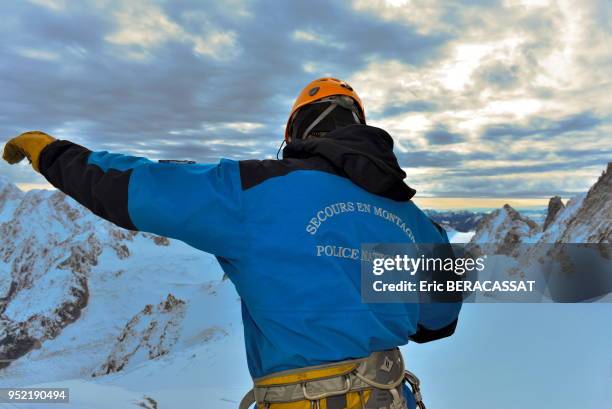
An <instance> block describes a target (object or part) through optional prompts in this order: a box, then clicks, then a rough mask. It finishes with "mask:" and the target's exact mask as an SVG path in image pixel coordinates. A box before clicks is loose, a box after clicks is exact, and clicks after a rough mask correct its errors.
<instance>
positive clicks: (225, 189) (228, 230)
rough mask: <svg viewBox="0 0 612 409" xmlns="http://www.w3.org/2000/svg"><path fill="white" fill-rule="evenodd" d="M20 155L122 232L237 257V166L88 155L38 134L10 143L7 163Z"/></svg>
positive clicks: (239, 240) (86, 151) (240, 244)
mask: <svg viewBox="0 0 612 409" xmlns="http://www.w3.org/2000/svg"><path fill="white" fill-rule="evenodd" d="M20 138H21V139H20ZM23 157H28V158H29V159H30V161H31V162H32V165H33V166H34V168H35V169H36V170H38V171H39V172H40V173H41V174H42V175H43V176H44V177H45V178H46V179H47V180H48V181H49V182H50V183H51V184H52V185H53V186H55V187H57V188H58V189H60V190H61V191H63V192H64V193H66V194H67V195H69V196H71V197H73V198H74V199H75V200H77V201H78V202H79V203H81V204H82V205H83V206H85V207H87V208H88V209H90V210H91V211H92V212H93V213H95V214H96V215H98V216H100V217H102V218H104V219H106V220H109V221H110V222H112V223H114V224H116V225H118V226H120V227H123V228H126V229H130V230H139V231H146V232H151V233H155V234H159V235H163V236H167V237H171V238H175V239H179V240H182V241H184V242H186V243H188V244H190V245H192V246H193V247H196V248H198V249H201V250H204V251H207V252H210V253H213V254H215V255H218V256H222V257H227V258H235V257H238V256H239V255H240V254H241V252H242V247H243V243H244V240H243V238H242V237H241V235H242V234H241V232H240V230H241V229H240V226H241V225H242V205H241V184H240V175H239V170H238V164H237V163H236V162H234V161H229V160H222V161H221V162H220V163H219V164H215V165H198V164H187V163H176V162H169V163H168V162H164V163H160V162H153V161H150V160H149V159H146V158H141V157H134V156H126V155H120V154H113V153H108V152H92V151H90V150H89V149H87V148H84V147H82V146H80V145H77V144H75V143H72V142H69V141H63V140H55V139H54V138H52V137H50V136H49V135H46V134H43V133H26V134H22V135H20V136H19V137H17V138H15V139H13V140H11V141H9V143H8V144H7V145H6V147H5V153H4V158H5V159H6V160H7V161H8V162H9V163H16V162H18V161H19V160H21V159H23Z"/></svg>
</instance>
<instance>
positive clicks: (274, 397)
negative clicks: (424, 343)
mask: <svg viewBox="0 0 612 409" xmlns="http://www.w3.org/2000/svg"><path fill="white" fill-rule="evenodd" d="M405 382H408V384H410V387H411V389H412V392H413V395H414V398H415V400H416V404H417V408H418V409H425V405H424V404H423V400H422V396H421V391H420V382H419V379H418V378H417V377H416V376H415V375H414V374H413V373H411V372H409V371H407V370H405V368H404V360H403V358H402V355H401V352H400V351H399V349H398V348H394V349H390V350H387V351H379V352H374V353H372V354H371V355H370V356H368V357H366V358H361V359H354V360H347V361H341V362H335V363H333V364H325V365H317V366H309V367H306V368H299V369H294V370H288V371H282V372H277V373H273V374H271V375H268V376H265V377H262V378H258V379H255V380H254V387H253V389H251V390H250V391H249V392H248V393H247V394H246V395H245V396H244V398H243V399H242V401H241V402H240V406H239V408H240V409H249V408H250V407H251V405H252V404H253V403H257V409H345V408H346V409H383V408H384V409H407V403H406V399H405V398H404V391H403V386H404V383H405Z"/></svg>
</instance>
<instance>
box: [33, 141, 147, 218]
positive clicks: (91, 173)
mask: <svg viewBox="0 0 612 409" xmlns="http://www.w3.org/2000/svg"><path fill="white" fill-rule="evenodd" d="M90 153H91V151H90V150H88V149H86V148H84V147H82V146H80V145H77V144H74V143H72V142H69V141H55V142H53V143H51V144H49V145H48V146H47V147H45V149H44V150H43V151H42V153H41V156H40V172H41V173H42V175H43V176H44V177H45V178H46V179H47V180H48V181H49V183H51V184H52V185H53V186H55V187H56V188H58V189H59V190H61V191H62V192H64V193H66V194H67V195H68V196H70V197H72V198H74V199H75V200H76V201H77V202H79V203H80V204H82V205H83V206H85V207H87V208H88V209H89V210H91V211H92V212H93V213H94V214H96V215H98V216H100V217H102V218H104V219H106V220H108V221H110V222H112V223H114V224H116V225H117V226H119V227H123V228H125V229H129V230H136V227H135V226H134V224H133V223H132V220H131V219H130V215H129V213H128V185H129V181H130V175H131V173H132V171H131V170H127V171H125V172H122V171H118V170H115V169H109V170H108V171H107V172H104V171H103V170H102V169H101V168H100V167H98V166H96V165H92V164H88V163H87V160H88V158H89V154H90Z"/></svg>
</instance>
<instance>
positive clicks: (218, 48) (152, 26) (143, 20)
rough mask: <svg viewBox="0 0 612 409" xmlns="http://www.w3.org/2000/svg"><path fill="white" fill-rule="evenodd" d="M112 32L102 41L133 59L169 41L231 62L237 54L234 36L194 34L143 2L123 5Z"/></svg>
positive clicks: (209, 32) (211, 30) (210, 32)
mask: <svg viewBox="0 0 612 409" xmlns="http://www.w3.org/2000/svg"><path fill="white" fill-rule="evenodd" d="M113 15H114V18H115V23H116V26H117V28H116V30H115V31H114V32H112V33H110V34H109V35H107V36H106V37H105V39H106V41H108V42H109V43H111V44H115V45H118V46H124V47H127V48H128V50H129V51H128V53H127V54H126V55H128V56H130V57H131V58H135V59H143V58H147V57H150V53H151V49H153V48H156V47H159V46H161V45H164V44H166V43H167V42H170V41H177V42H185V43H188V44H191V45H192V47H193V51H194V53H196V54H197V55H202V56H208V57H212V58H215V59H231V58H233V57H235V56H237V55H238V53H239V50H238V49H237V46H236V34H235V33H234V32H232V31H222V30H218V29H215V28H212V26H211V24H210V23H208V22H206V21H205V22H203V23H204V25H205V26H208V29H206V30H205V32H203V33H198V34H194V33H191V32H188V31H186V30H185V29H184V28H183V27H182V26H181V25H179V24H178V23H177V22H175V21H173V20H172V19H171V18H170V17H168V16H167V15H166V14H165V13H164V11H163V10H162V9H161V8H160V7H157V6H155V5H152V4H150V3H148V2H143V1H138V0H137V1H131V2H125V3H124V4H123V5H122V6H121V7H120V8H119V9H118V10H117V11H115V12H114V13H113Z"/></svg>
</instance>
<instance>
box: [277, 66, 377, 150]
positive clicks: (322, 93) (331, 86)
mask: <svg viewBox="0 0 612 409" xmlns="http://www.w3.org/2000/svg"><path fill="white" fill-rule="evenodd" d="M334 95H346V96H349V97H351V98H352V99H353V100H354V101H355V103H356V104H357V107H358V109H359V115H360V117H361V119H362V120H363V121H365V112H364V109H363V104H362V103H361V99H360V98H359V95H357V93H356V92H355V91H354V90H353V88H352V87H351V86H350V85H349V84H347V83H346V82H344V81H342V80H339V79H336V78H331V77H326V78H319V79H316V80H314V81H312V82H311V83H310V84H308V85H306V87H304V89H303V90H302V92H300V94H299V95H298V97H297V98H296V100H295V102H294V103H293V107H292V108H291V113H290V114H289V119H288V120H287V126H286V127H285V141H287V140H288V138H289V128H290V127H291V120H292V119H293V117H294V115H295V113H296V112H297V111H298V109H300V108H301V107H303V106H304V105H308V104H310V103H312V102H315V101H318V100H320V99H322V98H326V97H331V96H334Z"/></svg>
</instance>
